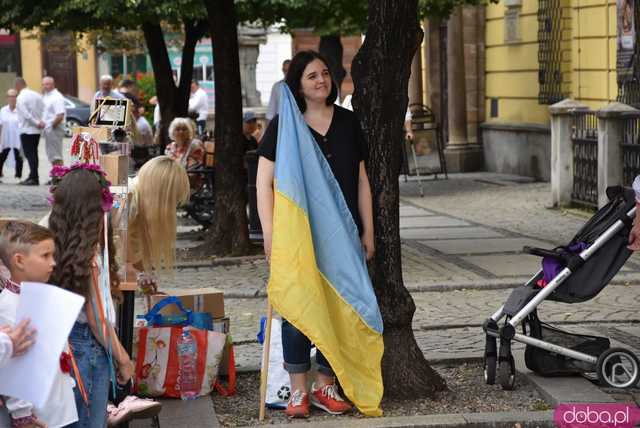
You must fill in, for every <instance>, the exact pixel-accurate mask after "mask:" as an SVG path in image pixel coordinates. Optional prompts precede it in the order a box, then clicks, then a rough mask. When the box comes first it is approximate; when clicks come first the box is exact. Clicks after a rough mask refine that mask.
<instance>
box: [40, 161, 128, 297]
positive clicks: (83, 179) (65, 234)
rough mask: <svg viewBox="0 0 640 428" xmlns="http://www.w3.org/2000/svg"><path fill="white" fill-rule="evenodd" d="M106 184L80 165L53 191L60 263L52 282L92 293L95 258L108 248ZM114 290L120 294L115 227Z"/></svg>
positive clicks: (111, 257) (51, 225)
mask: <svg viewBox="0 0 640 428" xmlns="http://www.w3.org/2000/svg"><path fill="white" fill-rule="evenodd" d="M103 214H104V211H102V186H101V185H100V182H99V181H98V177H97V175H96V173H94V172H92V171H87V170H84V169H76V170H72V171H70V172H68V173H67V174H65V176H64V177H62V179H61V180H60V182H59V183H58V185H57V186H56V188H55V190H54V192H53V206H52V208H51V214H50V216H49V229H51V231H52V232H53V233H54V235H55V244H56V255H55V260H56V267H55V268H54V270H53V273H52V275H51V282H52V283H53V284H56V285H57V286H59V287H61V288H64V289H66V290H69V291H73V292H74V293H78V294H81V295H83V296H85V297H87V296H89V290H90V289H91V288H90V287H91V281H92V267H93V259H94V257H95V255H96V249H97V248H98V244H100V246H99V248H101V249H103V248H104V242H103V241H104V240H103V239H102V237H103V236H104V229H103V224H104V222H103ZM107 235H108V238H107V239H108V244H109V276H110V279H111V294H112V295H113V296H114V297H119V295H120V293H119V291H118V285H119V284H120V279H119V278H118V265H117V263H116V259H115V248H114V245H113V231H112V229H111V226H109V230H108V234H107Z"/></svg>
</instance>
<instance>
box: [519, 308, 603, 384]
mask: <svg viewBox="0 0 640 428" xmlns="http://www.w3.org/2000/svg"><path fill="white" fill-rule="evenodd" d="M527 324H528V325H529V329H530V332H531V337H535V338H536V339H540V340H544V341H545V342H548V343H551V344H554V345H558V346H562V347H564V348H568V349H571V350H573V351H578V352H582V353H585V354H589V355H592V356H594V357H598V356H599V355H600V354H602V353H603V352H604V351H606V350H607V349H609V347H610V345H611V343H610V342H609V339H607V338H606V337H598V336H588V335H583V334H574V333H569V332H567V331H563V330H560V329H559V328H556V327H554V326H552V325H550V324H547V323H544V322H541V321H540V320H539V319H538V317H537V315H536V314H535V312H534V313H532V314H531V315H530V316H529V318H528V320H527ZM524 359H525V364H526V366H527V368H528V369H529V370H531V371H533V372H534V373H537V374H539V375H540V376H569V375H579V374H581V373H585V372H590V371H595V366H594V365H593V364H589V363H585V362H583V361H579V360H576V359H573V358H568V357H565V356H563V355H560V354H556V353H555V352H551V351H548V350H546V349H542V348H538V347H535V346H531V345H527V346H526V348H525V353H524Z"/></svg>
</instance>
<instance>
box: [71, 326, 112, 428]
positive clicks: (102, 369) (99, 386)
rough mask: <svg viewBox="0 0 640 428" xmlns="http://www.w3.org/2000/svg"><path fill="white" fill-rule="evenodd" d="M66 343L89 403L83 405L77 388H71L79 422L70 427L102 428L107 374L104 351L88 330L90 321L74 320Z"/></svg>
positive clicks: (107, 384)
mask: <svg viewBox="0 0 640 428" xmlns="http://www.w3.org/2000/svg"><path fill="white" fill-rule="evenodd" d="M69 342H70V343H71V346H72V347H73V356H74V357H75V359H76V363H77V364H78V371H79V372H80V376H81V377H82V383H83V384H84V388H85V390H86V391H87V398H88V399H89V404H88V405H87V404H85V402H84V399H83V398H82V394H81V393H80V388H79V387H78V386H76V387H75V388H74V390H73V391H74V394H75V398H76V408H77V409H78V422H76V423H74V424H72V425H70V427H73V428H104V427H106V426H107V399H108V396H109V376H110V375H109V360H108V358H107V353H106V352H105V350H104V348H103V347H102V345H101V344H100V343H99V342H98V341H97V340H96V338H95V337H94V336H93V333H91V329H90V328H89V324H85V323H79V322H76V323H75V324H74V326H73V329H72V330H71V334H70V335H69ZM76 383H77V382H76Z"/></svg>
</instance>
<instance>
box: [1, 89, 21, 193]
mask: <svg viewBox="0 0 640 428" xmlns="http://www.w3.org/2000/svg"><path fill="white" fill-rule="evenodd" d="M17 98H18V92H17V91H16V90H15V89H9V90H8V91H7V105H6V106H4V107H2V108H1V109H0V177H2V175H3V173H4V172H3V171H4V164H5V162H6V161H7V160H8V161H9V162H8V163H9V165H15V177H16V178H22V154H21V153H20V126H19V124H18V110H17V109H16V102H17ZM1 182H2V181H0V183H1Z"/></svg>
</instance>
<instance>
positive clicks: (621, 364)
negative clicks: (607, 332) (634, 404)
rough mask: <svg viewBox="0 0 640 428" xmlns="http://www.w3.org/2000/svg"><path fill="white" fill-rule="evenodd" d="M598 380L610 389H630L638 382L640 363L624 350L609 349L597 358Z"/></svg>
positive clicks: (633, 355)
mask: <svg viewBox="0 0 640 428" xmlns="http://www.w3.org/2000/svg"><path fill="white" fill-rule="evenodd" d="M596 371H597V373H598V380H600V382H602V383H603V384H604V385H607V386H609V387H612V388H632V387H634V386H635V385H636V384H637V383H638V380H640V361H639V360H638V357H636V355H635V354H634V353H633V352H631V351H629V350H627V349H624V348H609V349H607V350H606V351H604V352H603V353H602V354H600V356H599V357H598V362H597V364H596Z"/></svg>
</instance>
